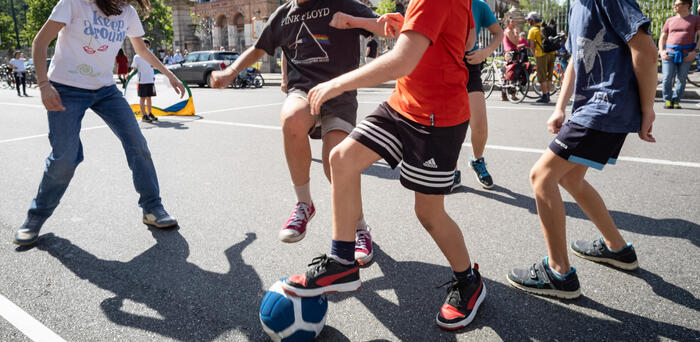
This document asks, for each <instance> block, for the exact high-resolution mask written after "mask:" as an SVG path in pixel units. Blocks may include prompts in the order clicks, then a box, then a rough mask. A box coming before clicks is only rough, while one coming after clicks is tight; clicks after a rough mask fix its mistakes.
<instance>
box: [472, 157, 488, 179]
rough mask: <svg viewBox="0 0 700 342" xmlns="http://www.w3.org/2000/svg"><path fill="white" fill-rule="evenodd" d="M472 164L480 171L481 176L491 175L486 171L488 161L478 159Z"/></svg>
mask: <svg viewBox="0 0 700 342" xmlns="http://www.w3.org/2000/svg"><path fill="white" fill-rule="evenodd" d="M472 165H474V168H475V169H476V171H478V172H479V177H486V176H488V175H489V172H488V171H486V162H484V161H483V160H481V161H478V160H476V161H474V163H473V164H472Z"/></svg>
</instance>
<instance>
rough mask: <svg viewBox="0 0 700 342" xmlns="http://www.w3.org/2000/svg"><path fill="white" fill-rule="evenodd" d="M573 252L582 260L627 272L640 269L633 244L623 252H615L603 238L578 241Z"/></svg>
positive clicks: (628, 245) (572, 249)
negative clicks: (604, 264)
mask: <svg viewBox="0 0 700 342" xmlns="http://www.w3.org/2000/svg"><path fill="white" fill-rule="evenodd" d="M571 251H572V252H574V254H575V255H576V256H578V257H580V258H583V259H587V260H591V261H595V262H604V263H606V264H610V265H612V266H614V267H617V268H620V269H623V270H627V271H632V270H636V269H637V268H638V267H639V263H638V262H637V253H636V252H635V251H634V247H633V246H632V244H627V246H626V247H625V248H623V249H622V250H619V251H617V252H613V251H611V250H610V249H609V248H608V246H606V245H605V241H603V238H602V237H601V238H600V239H597V240H593V241H576V242H574V243H572V244H571Z"/></svg>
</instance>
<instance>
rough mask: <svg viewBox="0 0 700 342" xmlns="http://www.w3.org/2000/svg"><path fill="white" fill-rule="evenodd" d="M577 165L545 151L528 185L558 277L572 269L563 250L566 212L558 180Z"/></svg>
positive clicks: (551, 262)
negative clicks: (532, 193)
mask: <svg viewBox="0 0 700 342" xmlns="http://www.w3.org/2000/svg"><path fill="white" fill-rule="evenodd" d="M576 165H578V164H575V163H572V162H570V161H567V160H565V159H563V158H561V157H559V156H557V155H556V154H554V153H553V152H552V151H551V150H549V149H547V150H546V151H545V152H544V154H543V155H542V157H540V160H538V161H537V163H535V165H534V166H533V167H532V170H531V171H530V184H531V185H532V190H533V191H534V193H535V202H536V203H537V214H538V215H539V218H540V225H541V226H542V232H543V233H544V239H545V241H546V243H547V250H548V255H549V266H550V267H551V268H552V269H554V270H555V271H557V272H558V273H559V274H566V273H567V272H569V269H570V268H571V265H570V264H569V256H568V255H567V249H566V212H565V210H564V201H563V200H562V198H561V193H560V192H559V181H560V180H561V179H562V178H563V177H564V175H566V174H567V173H569V171H571V170H572V169H573V168H574V167H575V166H576Z"/></svg>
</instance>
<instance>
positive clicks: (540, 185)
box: [530, 165, 547, 193]
mask: <svg viewBox="0 0 700 342" xmlns="http://www.w3.org/2000/svg"><path fill="white" fill-rule="evenodd" d="M546 184H547V176H546V172H544V170H542V169H541V168H539V167H537V165H535V166H534V167H533V168H532V170H530V186H531V187H532V190H533V191H534V192H535V193H538V192H540V191H542V189H544V187H545V186H546Z"/></svg>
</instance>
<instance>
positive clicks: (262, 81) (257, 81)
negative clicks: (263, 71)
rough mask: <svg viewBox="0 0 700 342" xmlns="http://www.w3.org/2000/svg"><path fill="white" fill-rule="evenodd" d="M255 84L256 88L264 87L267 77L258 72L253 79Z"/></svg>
mask: <svg viewBox="0 0 700 342" xmlns="http://www.w3.org/2000/svg"><path fill="white" fill-rule="evenodd" d="M253 84H254V85H255V88H262V86H264V85H265V79H264V78H263V77H262V75H260V74H257V75H255V80H254V81H253Z"/></svg>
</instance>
